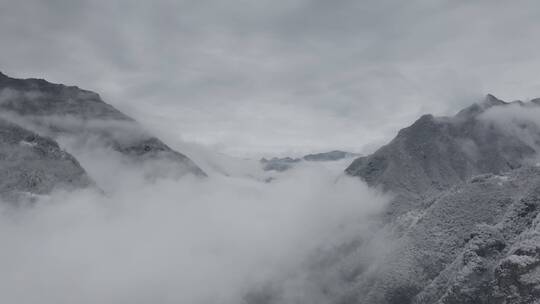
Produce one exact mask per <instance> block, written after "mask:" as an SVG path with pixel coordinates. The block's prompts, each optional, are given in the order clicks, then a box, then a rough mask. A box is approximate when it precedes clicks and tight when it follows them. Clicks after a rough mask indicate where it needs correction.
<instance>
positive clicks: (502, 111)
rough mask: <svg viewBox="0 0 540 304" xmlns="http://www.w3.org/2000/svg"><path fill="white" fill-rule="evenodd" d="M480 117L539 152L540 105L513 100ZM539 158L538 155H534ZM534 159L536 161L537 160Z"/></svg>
mask: <svg viewBox="0 0 540 304" xmlns="http://www.w3.org/2000/svg"><path fill="white" fill-rule="evenodd" d="M480 119H481V120H482V121H484V122H487V123H489V124H490V125H492V126H494V127H496V128H498V129H499V130H501V131H502V132H503V134H506V135H508V136H509V137H510V138H512V139H514V140H519V141H521V142H523V143H525V144H526V145H527V146H529V147H531V148H532V149H534V150H535V151H536V154H538V153H539V152H540V107H539V106H538V105H536V104H533V103H532V102H528V103H522V102H519V101H518V102H515V103H512V104H509V105H505V106H504V107H501V106H499V107H493V108H490V109H488V110H487V111H486V112H484V113H482V115H481V116H480ZM536 158H537V160H540V156H537V157H536ZM537 160H536V161H537Z"/></svg>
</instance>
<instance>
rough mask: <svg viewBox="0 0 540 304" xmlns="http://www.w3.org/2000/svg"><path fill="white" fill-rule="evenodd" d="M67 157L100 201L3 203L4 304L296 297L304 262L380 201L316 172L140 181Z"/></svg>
mask: <svg viewBox="0 0 540 304" xmlns="http://www.w3.org/2000/svg"><path fill="white" fill-rule="evenodd" d="M69 150H71V151H72V152H73V153H75V155H76V156H77V157H78V159H79V160H80V162H81V164H82V166H83V167H85V168H86V169H87V170H88V171H89V173H90V175H91V176H92V178H94V179H95V181H96V183H97V185H98V186H99V187H100V188H101V189H102V190H104V192H105V193H104V194H102V193H99V192H98V191H93V190H81V191H76V192H70V193H66V192H61V191H59V192H56V193H53V194H52V195H51V196H46V197H42V198H40V199H39V200H38V201H37V203H36V204H35V205H33V206H32V207H31V208H29V209H25V208H22V209H21V208H13V207H9V205H2V211H1V215H0V242H1V244H2V250H1V251H0V268H1V269H2V272H1V273H0V302H2V303H18V304H25V303H44V304H60V303H80V304H84V303H89V304H90V303H111V304H112V303H115V304H118V303H150V302H151V303H241V302H242V301H243V299H244V297H245V296H246V294H249V293H250V292H253V291H254V290H258V288H260V286H265V284H267V283H268V282H275V281H278V282H282V283H283V284H284V285H283V286H281V288H284V289H285V290H287V291H286V292H285V293H286V294H287V295H286V296H287V297H304V296H305V295H303V294H302V292H305V289H303V288H302V287H301V285H302V284H305V285H309V284H310V282H308V281H306V280H303V279H301V278H302V276H301V272H302V271H304V270H303V268H302V267H303V265H304V264H305V263H307V262H308V260H309V257H310V256H311V255H313V254H314V253H315V252H316V251H317V250H329V249H330V248H332V246H337V245H340V244H342V243H343V242H346V241H347V240H350V239H352V238H353V237H355V238H357V237H358V236H359V235H362V232H363V231H364V232H365V231H367V229H368V228H367V226H368V224H369V220H370V216H371V215H373V214H375V213H376V212H378V211H379V210H380V209H381V208H382V207H383V206H384V204H385V201H386V200H385V198H384V197H382V196H380V195H379V194H377V193H376V192H374V191H372V190H370V189H368V188H367V186H366V185H365V184H363V183H362V182H360V181H359V180H357V179H354V178H350V177H346V176H343V175H342V173H341V168H340V169H339V170H332V169H330V168H331V167H330V168H329V167H328V166H325V165H323V164H310V165H306V166H304V167H302V166H300V167H299V168H297V169H295V170H291V171H290V172H287V173H284V174H282V175H280V177H279V178H278V179H276V180H274V181H272V182H271V183H265V182H261V181H258V180H256V179H252V178H245V177H234V176H229V177H225V176H223V175H222V174H218V173H216V172H209V173H211V174H210V177H208V178H206V179H197V178H189V177H186V178H184V179H182V180H174V179H158V180H154V181H149V180H148V179H147V178H145V176H146V172H145V171H146V170H151V168H137V167H135V166H133V165H132V164H128V163H125V162H123V161H121V159H120V158H116V157H115V155H114V153H111V152H110V151H108V152H107V151H105V150H98V149H93V150H92V149H88V147H85V149H75V148H74V147H71V148H70V149H69ZM224 166H226V164H224ZM340 167H341V166H340ZM287 282H290V285H292V287H290V288H289V287H287V286H288V285H287ZM282 292H284V291H282Z"/></svg>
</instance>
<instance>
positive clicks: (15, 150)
mask: <svg viewBox="0 0 540 304" xmlns="http://www.w3.org/2000/svg"><path fill="white" fill-rule="evenodd" d="M0 168H1V170H0V198H1V199H3V200H16V199H19V198H24V197H25V196H26V197H30V196H31V195H33V194H47V193H49V192H51V191H52V190H53V189H55V188H66V189H73V188H84V187H87V186H90V185H92V184H93V182H92V181H91V179H90V178H89V177H88V175H87V174H86V172H85V170H84V169H83V168H82V167H81V166H80V165H79V163H78V162H77V160H76V159H75V158H74V157H73V156H71V155H70V154H68V153H67V152H65V151H63V150H62V149H60V147H59V146H58V144H57V143H56V142H55V141H53V140H52V139H50V138H47V137H42V136H39V135H37V134H36V133H34V132H31V131H28V130H25V129H23V128H21V127H19V126H17V125H14V124H12V123H9V122H7V121H5V120H3V119H0Z"/></svg>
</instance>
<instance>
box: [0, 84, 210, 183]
mask: <svg viewBox="0 0 540 304" xmlns="http://www.w3.org/2000/svg"><path fill="white" fill-rule="evenodd" d="M0 110H2V114H3V117H4V118H5V119H10V120H12V121H14V122H16V123H18V124H20V125H24V126H25V127H28V128H29V129H31V130H33V131H35V132H36V133H39V134H43V135H48V136H51V137H53V138H56V137H59V136H70V137H72V138H75V139H77V140H79V141H81V142H85V141H89V140H94V141H98V142H100V143H101V144H102V145H104V146H106V147H109V148H111V149H113V150H114V151H117V152H119V153H121V154H124V155H126V156H127V157H128V158H130V159H132V160H134V161H135V162H148V161H158V162H159V161H167V162H168V166H169V167H175V171H176V173H177V175H183V174H186V173H192V174H194V175H197V176H205V175H206V174H205V173H204V172H203V171H202V170H201V169H200V168H199V167H198V166H197V165H195V164H194V163H193V162H192V161H191V160H190V159H189V158H188V157H186V156H185V155H183V154H181V153H179V152H177V151H174V150H173V149H171V148H170V147H168V146H167V145H166V144H164V143H163V142H162V141H161V140H159V139H158V138H156V137H154V136H152V135H150V134H148V133H147V132H145V131H144V130H143V129H142V128H141V126H139V125H138V124H137V123H136V122H135V121H134V120H133V119H132V118H130V117H128V116H126V115H125V114H123V113H121V112H120V111H118V110H117V109H115V108H114V107H112V106H111V105H109V104H107V103H105V102H103V101H102V100H101V98H100V97H99V95H98V94H96V93H94V92H90V91H86V90H82V89H79V88H78V87H75V86H64V85H61V84H53V83H49V82H47V81H45V80H42V79H14V78H10V77H7V76H5V75H3V74H1V73H0Z"/></svg>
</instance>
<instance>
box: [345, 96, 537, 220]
mask: <svg viewBox="0 0 540 304" xmlns="http://www.w3.org/2000/svg"><path fill="white" fill-rule="evenodd" d="M515 106H518V107H528V106H534V107H536V103H527V104H525V103H522V104H519V103H506V102H504V101H502V100H499V99H497V98H496V97H494V96H492V95H488V96H487V97H486V98H485V100H484V101H483V102H481V103H477V104H474V105H472V106H470V107H468V108H466V109H464V110H462V111H460V112H459V113H458V114H457V115H455V116H453V117H434V116H433V115H424V116H422V117H421V118H420V119H418V120H417V121H416V122H415V123H413V124H412V125H411V126H410V127H407V128H405V129H402V130H401V131H399V133H398V135H397V136H396V137H395V138H394V139H393V140H392V141H391V142H390V143H389V144H387V145H385V146H383V147H382V148H380V149H379V150H377V151H376V152H375V153H373V154H371V155H369V156H366V157H360V158H358V159H356V160H355V161H354V162H353V163H352V164H351V165H350V166H349V167H348V168H347V169H346V170H345V171H346V172H347V174H349V175H352V176H358V177H360V178H362V179H363V180H365V181H366V182H367V183H368V184H369V185H370V186H374V187H380V188H382V189H383V190H384V191H391V192H393V193H394V194H395V195H397V198H396V199H395V200H394V202H393V206H392V208H390V209H389V212H392V216H399V215H402V214H404V213H406V212H408V211H411V210H415V209H416V208H423V207H425V206H423V203H425V202H426V201H429V199H430V198H431V199H433V198H435V197H436V196H437V195H439V194H440V192H441V191H443V190H446V189H449V188H450V187H452V186H454V185H456V184H459V183H462V182H465V181H466V180H468V179H469V178H471V177H472V176H475V175H479V174H483V173H494V174H497V173H501V172H506V171H508V170H512V169H515V168H518V167H521V166H522V165H524V164H526V163H528V162H530V161H531V158H533V157H534V156H535V155H536V149H535V147H534V144H531V143H530V142H528V141H526V140H524V139H523V138H519V137H516V136H514V135H513V134H510V133H508V132H505V131H504V130H503V129H502V128H501V127H497V125H496V124H495V123H493V122H490V121H486V119H483V114H484V113H486V111H488V110H490V109H492V108H494V107H503V108H504V107H515ZM524 128H529V130H530V131H531V132H530V133H531V134H533V135H532V136H534V137H535V140H537V141H538V142H540V137H539V134H540V132H538V131H539V130H538V127H537V126H534V125H525V126H524Z"/></svg>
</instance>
